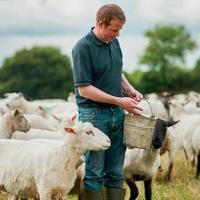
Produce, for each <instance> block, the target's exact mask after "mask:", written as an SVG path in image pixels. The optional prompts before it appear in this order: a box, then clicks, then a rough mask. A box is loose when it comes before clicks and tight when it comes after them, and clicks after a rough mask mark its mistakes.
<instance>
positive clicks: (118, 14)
mask: <svg viewBox="0 0 200 200" xmlns="http://www.w3.org/2000/svg"><path fill="white" fill-rule="evenodd" d="M116 18H117V19H119V20H120V21H121V22H122V23H123V24H124V23H125V22H126V17H125V14H124V11H123V10H122V9H121V8H120V7H119V6H118V5H116V4H106V5H104V6H102V7H100V8H99V10H98V11H97V14H96V22H97V23H98V22H100V21H101V22H102V23H103V24H105V25H109V24H110V21H111V20H113V19H116Z"/></svg>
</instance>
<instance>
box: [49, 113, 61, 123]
mask: <svg viewBox="0 0 200 200" xmlns="http://www.w3.org/2000/svg"><path fill="white" fill-rule="evenodd" d="M51 116H52V117H53V118H54V119H55V120H57V121H58V122H61V121H62V119H61V118H60V117H58V116H56V115H54V114H51Z"/></svg>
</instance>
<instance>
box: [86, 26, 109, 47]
mask: <svg viewBox="0 0 200 200" xmlns="http://www.w3.org/2000/svg"><path fill="white" fill-rule="evenodd" d="M93 29H94V27H92V28H91V30H90V32H89V36H90V37H91V39H92V40H93V42H95V44H96V45H98V46H101V45H104V44H106V45H108V44H109V43H108V44H107V43H106V42H103V41H101V40H100V39H99V38H98V37H97V36H96V35H95V34H94V32H93Z"/></svg>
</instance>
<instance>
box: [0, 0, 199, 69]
mask: <svg viewBox="0 0 200 200" xmlns="http://www.w3.org/2000/svg"><path fill="white" fill-rule="evenodd" d="M106 3H117V4H118V5H120V6H121V7H122V9H123V10H124V12H125V14H126V17H127V22H126V24H125V25H124V28H123V30H122V31H121V33H120V37H119V41H120V43H121V48H122V50H123V53H124V69H125V70H127V71H129V72H131V71H132V70H134V69H136V68H137V67H138V66H139V65H138V64H137V62H138V55H140V54H141V53H142V50H143V49H144V47H145V46H146V44H147V40H146V38H145V37H144V32H145V31H146V30H149V29H152V28H153V27H154V26H155V25H156V24H157V23H173V24H178V25H180V24H181V25H184V26H185V27H186V28H187V30H188V31H189V32H190V34H191V35H192V38H194V39H195V40H196V41H197V42H198V44H199V45H200V23H199V22H200V12H199V8H200V0H113V1H106V0H101V1H100V0H99V1H98V0H71V1H70V0H0V63H2V62H3V60H4V59H5V58H6V57H8V56H11V55H13V54H14V52H15V51H16V50H19V49H21V48H24V47H31V46H33V45H54V46H56V47H59V48H60V49H61V51H62V52H63V53H64V54H67V55H69V56H71V49H72V47H73V45H74V44H75V42H76V41H77V40H78V39H80V38H81V37H82V36H84V35H85V34H87V32H88V31H89V30H90V28H91V27H92V26H94V24H95V13H96V11H97V9H98V8H99V7H100V6H101V5H103V4H106ZM199 52H200V51H199V49H198V50H197V51H196V52H194V53H193V54H192V55H188V59H187V64H188V65H191V66H192V65H194V62H195V61H196V59H197V58H199V57H200V53H199Z"/></svg>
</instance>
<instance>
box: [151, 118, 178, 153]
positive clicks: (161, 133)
mask: <svg viewBox="0 0 200 200" xmlns="http://www.w3.org/2000/svg"><path fill="white" fill-rule="evenodd" d="M176 123H178V121H176V122H175V121H168V122H167V121H164V120H161V119H157V122H156V127H155V130H154V133H153V138H152V145H153V147H154V148H155V149H159V148H160V147H161V146H162V144H163V141H164V139H165V135H166V132H167V128H168V127H170V126H173V125H175V124H176Z"/></svg>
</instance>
